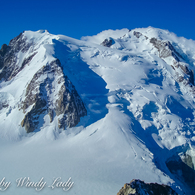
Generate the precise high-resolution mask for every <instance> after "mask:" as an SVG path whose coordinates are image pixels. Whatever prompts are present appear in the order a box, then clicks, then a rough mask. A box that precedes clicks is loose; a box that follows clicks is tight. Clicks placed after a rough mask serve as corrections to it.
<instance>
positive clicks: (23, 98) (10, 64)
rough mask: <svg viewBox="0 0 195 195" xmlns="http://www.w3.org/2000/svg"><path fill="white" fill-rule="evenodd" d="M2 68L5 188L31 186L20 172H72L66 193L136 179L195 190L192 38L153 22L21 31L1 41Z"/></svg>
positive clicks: (47, 175)
mask: <svg viewBox="0 0 195 195" xmlns="http://www.w3.org/2000/svg"><path fill="white" fill-rule="evenodd" d="M0 69H1V70H0V79H1V80H0V139H1V143H0V144H1V151H0V155H1V159H2V160H1V162H0V167H1V168H2V170H1V172H2V173H1V175H2V177H6V180H8V181H9V180H11V181H12V186H11V187H10V188H9V189H7V190H6V191H5V193H6V192H7V193H8V194H9V193H11V192H14V194H16V193H18V194H26V193H27V192H28V193H30V194H34V193H35V194H36V193H37V192H36V190H34V189H29V188H26V187H21V186H20V187H17V185H16V184H15V180H16V179H17V178H20V177H29V178H30V179H31V180H32V181H38V180H40V178H42V177H44V179H45V180H47V183H51V181H52V179H53V178H54V177H61V178H62V180H63V179H64V180H66V179H67V178H69V177H71V178H72V180H73V181H74V185H73V187H72V188H71V190H70V191H69V192H68V193H69V194H90V195H91V194H94V195H96V194H102V195H104V194H106V195H108V194H109V195H111V194H117V192H118V191H119V189H120V188H121V187H122V186H123V185H124V183H127V182H129V181H130V180H132V179H140V180H144V181H145V182H153V183H154V182H157V183H160V184H167V185H169V186H171V187H172V188H173V189H174V190H175V191H176V192H177V193H179V194H184V193H187V194H193V192H194V190H195V188H194V182H195V172H194V166H195V153H194V145H195V112H194V108H195V101H194V97H195V86H194V69H195V41H193V40H187V39H185V38H183V37H177V36H176V35H175V34H174V33H170V32H169V31H166V30H161V29H155V28H152V27H148V28H139V29H134V30H128V29H122V30H115V31H113V30H107V31H103V32H101V33H99V34H98V35H95V36H90V37H89V36H88V37H83V38H82V39H81V40H76V39H73V38H70V37H67V36H63V35H52V34H50V33H49V32H48V31H43V30H40V31H37V32H32V31H25V32H23V33H21V34H20V35H19V36H17V37H16V38H14V39H13V40H11V41H10V43H9V45H3V46H2V48H1V50H0ZM0 179H1V178H0ZM25 182H27V181H25ZM16 188H17V189H16ZM31 188H32V187H31ZM54 190H56V192H58V191H59V192H60V190H62V189H53V190H52V189H51V188H49V187H45V188H44V189H42V190H41V193H42V194H53V191H54Z"/></svg>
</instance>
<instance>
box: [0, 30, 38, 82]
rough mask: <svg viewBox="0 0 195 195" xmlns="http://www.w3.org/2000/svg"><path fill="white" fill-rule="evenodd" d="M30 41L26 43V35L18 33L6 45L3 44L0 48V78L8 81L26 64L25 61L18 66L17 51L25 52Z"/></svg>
mask: <svg viewBox="0 0 195 195" xmlns="http://www.w3.org/2000/svg"><path fill="white" fill-rule="evenodd" d="M30 46H31V43H27V41H26V37H25V36H24V35H23V33H20V35H18V36H17V37H15V38H14V39H12V40H11V41H10V43H9V45H8V46H7V45H6V44H4V45H3V46H2V47H1V50H0V69H1V73H0V80H2V79H3V80H5V81H9V80H11V79H12V78H13V77H14V76H15V75H17V74H18V73H19V72H20V71H21V70H22V69H23V68H24V65H25V64H27V63H26V62H24V63H23V65H22V66H21V67H20V66H19V64H17V53H18V52H23V53H24V52H26V51H28V49H29V48H30ZM34 55H35V54H33V55H32V56H31V58H30V59H28V62H30V60H32V58H33V57H34Z"/></svg>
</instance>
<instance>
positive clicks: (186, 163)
mask: <svg viewBox="0 0 195 195" xmlns="http://www.w3.org/2000/svg"><path fill="white" fill-rule="evenodd" d="M166 165H167V167H168V169H169V170H170V172H171V173H172V174H174V175H175V176H176V177H177V178H178V179H179V180H181V181H182V182H185V183H186V184H187V185H188V186H189V187H190V189H191V191H192V192H193V193H195V171H194V164H193V161H192V157H191V156H190V155H189V154H187V153H183V154H182V155H180V156H179V155H174V156H172V157H171V158H169V159H168V160H167V161H166Z"/></svg>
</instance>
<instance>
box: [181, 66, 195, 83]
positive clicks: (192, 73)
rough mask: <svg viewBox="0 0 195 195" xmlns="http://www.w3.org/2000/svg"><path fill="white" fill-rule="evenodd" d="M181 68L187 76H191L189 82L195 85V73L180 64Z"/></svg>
mask: <svg viewBox="0 0 195 195" xmlns="http://www.w3.org/2000/svg"><path fill="white" fill-rule="evenodd" d="M179 67H180V68H181V69H182V70H183V71H184V73H185V74H187V75H189V82H190V83H191V84H192V85H194V71H193V70H189V69H188V67H187V66H186V65H181V64H179Z"/></svg>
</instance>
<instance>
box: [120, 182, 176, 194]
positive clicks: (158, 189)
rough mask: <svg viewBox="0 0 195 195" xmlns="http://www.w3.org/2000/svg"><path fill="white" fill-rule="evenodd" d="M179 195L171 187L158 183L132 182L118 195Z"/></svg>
mask: <svg viewBox="0 0 195 195" xmlns="http://www.w3.org/2000/svg"><path fill="white" fill-rule="evenodd" d="M133 194H134V195H146V194H147V195H178V194H177V193H176V192H175V191H174V190H173V189H172V188H171V187H169V186H167V185H160V184H157V183H145V182H144V181H140V180H132V181H131V182H130V183H127V184H125V185H124V187H122V189H120V191H119V192H118V193H117V195H133Z"/></svg>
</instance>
